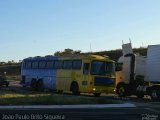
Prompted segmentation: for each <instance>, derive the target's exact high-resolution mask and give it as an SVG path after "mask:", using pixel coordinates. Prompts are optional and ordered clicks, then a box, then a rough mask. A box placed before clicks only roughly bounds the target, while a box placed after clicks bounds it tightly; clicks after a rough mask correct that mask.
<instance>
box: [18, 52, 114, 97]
mask: <svg viewBox="0 0 160 120" xmlns="http://www.w3.org/2000/svg"><path fill="white" fill-rule="evenodd" d="M21 77H22V81H21V84H22V85H23V86H30V87H32V88H33V89H38V90H40V91H42V90H44V89H51V90H55V91H59V92H63V91H71V92H72V93H73V94H75V95H77V94H80V93H93V94H94V95H95V96H100V94H101V93H109V92H113V89H114V87H115V63H114V61H112V60H110V59H109V58H108V57H103V56H98V55H75V56H66V57H55V56H46V57H33V58H26V59H24V60H23V62H22V68H21Z"/></svg>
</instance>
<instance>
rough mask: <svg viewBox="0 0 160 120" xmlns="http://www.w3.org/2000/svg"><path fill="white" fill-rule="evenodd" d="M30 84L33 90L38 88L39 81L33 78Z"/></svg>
mask: <svg viewBox="0 0 160 120" xmlns="http://www.w3.org/2000/svg"><path fill="white" fill-rule="evenodd" d="M30 86H31V88H32V90H37V81H36V80H35V79H32V81H31V85H30Z"/></svg>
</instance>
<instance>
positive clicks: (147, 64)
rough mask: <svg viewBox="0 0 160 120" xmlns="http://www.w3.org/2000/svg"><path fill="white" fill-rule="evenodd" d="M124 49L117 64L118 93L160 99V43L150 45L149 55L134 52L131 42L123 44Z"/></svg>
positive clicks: (123, 95) (121, 95)
mask: <svg viewBox="0 0 160 120" xmlns="http://www.w3.org/2000/svg"><path fill="white" fill-rule="evenodd" d="M122 51H123V56H121V57H120V58H119V60H118V62H117V65H116V93H117V94H118V95H119V96H120V97H125V96H130V95H136V96H137V97H139V98H143V97H144V95H149V96H151V98H152V99H154V100H160V45H151V46H148V50H147V57H145V56H141V55H139V54H134V53H133V51H132V45H131V43H128V44H123V45H122Z"/></svg>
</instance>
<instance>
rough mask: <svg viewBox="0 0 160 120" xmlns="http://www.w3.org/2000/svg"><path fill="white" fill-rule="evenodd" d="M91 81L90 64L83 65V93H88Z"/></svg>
mask: <svg viewBox="0 0 160 120" xmlns="http://www.w3.org/2000/svg"><path fill="white" fill-rule="evenodd" d="M89 79H90V63H89V62H85V63H83V77H82V91H86V90H87V89H88V85H89V83H90V82H89Z"/></svg>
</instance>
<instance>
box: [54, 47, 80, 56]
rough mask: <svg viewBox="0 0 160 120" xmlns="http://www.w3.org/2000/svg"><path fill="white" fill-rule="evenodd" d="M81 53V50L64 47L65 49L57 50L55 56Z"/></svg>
mask: <svg viewBox="0 0 160 120" xmlns="http://www.w3.org/2000/svg"><path fill="white" fill-rule="evenodd" d="M77 54H81V51H80V50H75V51H74V50H72V49H70V48H67V49H64V51H62V52H61V51H57V52H55V53H54V55H55V56H68V55H77Z"/></svg>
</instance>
